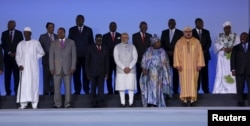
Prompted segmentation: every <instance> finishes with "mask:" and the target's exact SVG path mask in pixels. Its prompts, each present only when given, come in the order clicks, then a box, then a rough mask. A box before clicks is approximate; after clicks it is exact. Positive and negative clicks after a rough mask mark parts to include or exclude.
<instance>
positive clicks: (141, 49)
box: [132, 32, 152, 63]
mask: <svg viewBox="0 0 250 126" xmlns="http://www.w3.org/2000/svg"><path fill="white" fill-rule="evenodd" d="M151 37H152V35H151V34H149V33H145V40H144V43H143V42H142V37H141V33H140V32H137V33H134V34H133V36H132V41H133V44H134V46H135V48H136V50H137V53H138V60H137V63H141V60H142V57H143V54H144V53H145V52H146V50H147V48H148V47H150V45H151V40H150V38H151Z"/></svg>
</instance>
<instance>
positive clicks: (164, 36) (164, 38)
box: [161, 29, 183, 65]
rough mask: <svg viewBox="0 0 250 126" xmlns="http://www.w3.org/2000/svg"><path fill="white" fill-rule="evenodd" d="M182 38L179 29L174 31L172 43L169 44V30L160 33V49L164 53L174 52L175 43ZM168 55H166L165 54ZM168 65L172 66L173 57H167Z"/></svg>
mask: <svg viewBox="0 0 250 126" xmlns="http://www.w3.org/2000/svg"><path fill="white" fill-rule="evenodd" d="M182 36H183V32H182V31H181V30H179V29H175V32H174V35H173V38H172V41H171V42H170V36H169V29H166V30H164V31H162V33H161V47H162V48H163V49H164V50H165V51H166V52H168V51H170V52H174V47H175V44H176V42H177V41H178V40H179V39H180V38H181V37H182ZM167 54H168V53H167ZM168 56H169V62H170V65H173V56H172V55H169V54H168Z"/></svg>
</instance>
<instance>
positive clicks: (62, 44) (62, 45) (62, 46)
mask: <svg viewBox="0 0 250 126" xmlns="http://www.w3.org/2000/svg"><path fill="white" fill-rule="evenodd" d="M60 44H61V48H62V49H63V48H64V47H65V46H64V42H63V40H61V42H60Z"/></svg>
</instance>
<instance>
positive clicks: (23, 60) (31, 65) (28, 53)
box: [16, 27, 44, 109]
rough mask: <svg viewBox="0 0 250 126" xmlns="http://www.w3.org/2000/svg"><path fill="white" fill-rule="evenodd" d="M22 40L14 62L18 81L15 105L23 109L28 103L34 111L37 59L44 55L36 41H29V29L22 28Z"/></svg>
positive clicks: (36, 94)
mask: <svg viewBox="0 0 250 126" xmlns="http://www.w3.org/2000/svg"><path fill="white" fill-rule="evenodd" d="M23 34H24V38H25V40H23V41H21V42H20V43H19V44H18V45H17V50H16V62H17V65H18V67H19V71H20V72H21V74H20V81H19V86H18V91H17V103H20V105H21V106H20V109H25V108H26V107H27V104H28V102H31V103H32V108H33V109H36V108H37V104H38V100H39V62H38V61H39V58H41V57H42V56H43V55H44V51H43V48H42V46H41V44H40V42H38V41H37V40H34V39H31V28H29V27H25V28H24V32H23Z"/></svg>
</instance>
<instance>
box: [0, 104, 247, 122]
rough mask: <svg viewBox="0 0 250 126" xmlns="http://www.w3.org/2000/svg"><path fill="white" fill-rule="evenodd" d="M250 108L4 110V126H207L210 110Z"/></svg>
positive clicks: (0, 113) (0, 112) (0, 115)
mask: <svg viewBox="0 0 250 126" xmlns="http://www.w3.org/2000/svg"><path fill="white" fill-rule="evenodd" d="M209 109H219V110H223V109H227V110H246V109H248V110H249V107H227V108H225V107H166V108H142V107H135V108H70V109H63V108H62V109H23V110H21V109H1V110H0V125H1V126H206V125H207V110H209Z"/></svg>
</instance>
